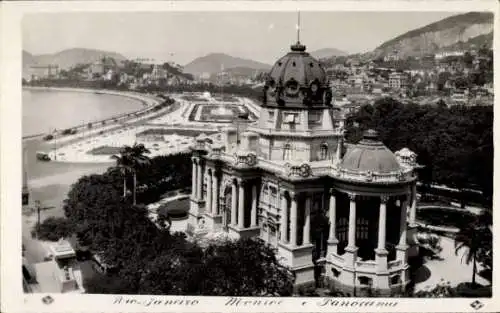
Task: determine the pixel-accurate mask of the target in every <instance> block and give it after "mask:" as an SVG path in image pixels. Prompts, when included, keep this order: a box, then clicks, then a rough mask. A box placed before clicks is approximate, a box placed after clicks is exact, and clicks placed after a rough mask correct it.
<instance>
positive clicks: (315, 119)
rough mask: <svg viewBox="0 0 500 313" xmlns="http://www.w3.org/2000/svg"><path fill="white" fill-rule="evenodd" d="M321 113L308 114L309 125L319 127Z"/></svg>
mask: <svg viewBox="0 0 500 313" xmlns="http://www.w3.org/2000/svg"><path fill="white" fill-rule="evenodd" d="M321 113H322V112H309V124H312V125H319V124H321V116H322V114H321Z"/></svg>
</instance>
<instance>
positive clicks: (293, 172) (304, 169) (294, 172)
mask: <svg viewBox="0 0 500 313" xmlns="http://www.w3.org/2000/svg"><path fill="white" fill-rule="evenodd" d="M285 169H286V173H287V175H288V176H300V177H309V176H311V175H312V170H311V166H310V165H309V164H307V163H302V164H293V163H286V164H285Z"/></svg>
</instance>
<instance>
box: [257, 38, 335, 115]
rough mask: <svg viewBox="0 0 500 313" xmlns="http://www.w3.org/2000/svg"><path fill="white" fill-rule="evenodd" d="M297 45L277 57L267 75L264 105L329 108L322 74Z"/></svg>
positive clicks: (300, 45) (300, 46)
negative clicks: (325, 105)
mask: <svg viewBox="0 0 500 313" xmlns="http://www.w3.org/2000/svg"><path fill="white" fill-rule="evenodd" d="M305 50H306V47H305V46H304V45H302V44H300V43H297V44H295V45H292V46H291V51H290V52H288V53H287V54H286V55H285V56H283V57H281V58H280V59H279V60H278V61H277V62H276V63H275V64H274V66H273V67H272V68H271V71H270V72H269V74H268V78H267V81H266V84H265V86H264V89H265V93H264V95H265V97H264V98H265V100H264V102H265V104H266V105H271V106H276V105H281V106H282V105H285V106H302V105H324V104H327V105H329V104H330V102H331V98H332V96H331V90H330V87H329V85H328V78H327V75H326V71H325V70H324V69H323V67H322V65H321V64H320V63H319V61H318V60H316V59H315V58H313V57H312V56H311V55H310V54H309V53H307V52H306V51H305Z"/></svg>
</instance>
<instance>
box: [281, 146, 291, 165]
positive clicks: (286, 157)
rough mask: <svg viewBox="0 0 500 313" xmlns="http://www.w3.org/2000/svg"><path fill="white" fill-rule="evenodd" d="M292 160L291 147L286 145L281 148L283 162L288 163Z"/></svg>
mask: <svg viewBox="0 0 500 313" xmlns="http://www.w3.org/2000/svg"><path fill="white" fill-rule="evenodd" d="M291 159H292V146H291V145H290V144H289V143H287V144H285V146H284V147H283V160H285V161H290V160H291Z"/></svg>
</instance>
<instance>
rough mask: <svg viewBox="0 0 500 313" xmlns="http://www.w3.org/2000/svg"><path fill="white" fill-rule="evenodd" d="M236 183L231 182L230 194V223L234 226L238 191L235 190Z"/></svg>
mask: <svg viewBox="0 0 500 313" xmlns="http://www.w3.org/2000/svg"><path fill="white" fill-rule="evenodd" d="M236 188H237V186H236V183H235V182H233V185H232V194H231V225H234V226H236V205H237V203H238V198H237V197H238V191H237V190H236Z"/></svg>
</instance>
